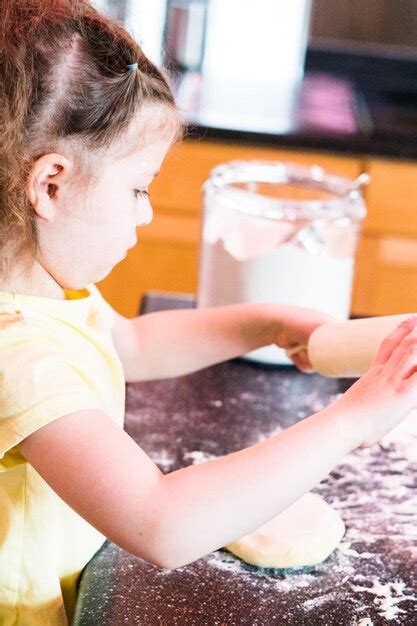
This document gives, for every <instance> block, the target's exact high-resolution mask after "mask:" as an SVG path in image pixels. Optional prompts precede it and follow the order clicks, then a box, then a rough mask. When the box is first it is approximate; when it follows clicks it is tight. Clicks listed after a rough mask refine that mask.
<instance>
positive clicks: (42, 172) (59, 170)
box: [27, 153, 72, 219]
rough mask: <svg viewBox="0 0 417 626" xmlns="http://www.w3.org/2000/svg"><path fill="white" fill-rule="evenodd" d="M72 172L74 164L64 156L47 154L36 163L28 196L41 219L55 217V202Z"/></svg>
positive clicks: (30, 178) (28, 182) (29, 182)
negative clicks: (60, 189)
mask: <svg viewBox="0 0 417 626" xmlns="http://www.w3.org/2000/svg"><path fill="white" fill-rule="evenodd" d="M71 170H72V162H71V161H69V160H68V159H67V158H66V157H64V156H63V155H62V154H53V153H51V154H45V155H43V156H42V157H40V158H39V159H37V160H36V161H35V163H34V164H33V166H32V169H31V171H30V174H29V177H28V181H27V194H28V197H29V200H30V201H31V203H32V204H33V207H34V209H35V211H36V212H37V214H38V215H39V217H42V218H44V219H48V218H50V217H51V216H52V215H53V212H54V210H55V207H54V200H55V199H56V197H57V193H58V190H59V188H60V187H61V185H62V184H63V182H64V181H65V180H66V179H68V176H69V174H70V172H71Z"/></svg>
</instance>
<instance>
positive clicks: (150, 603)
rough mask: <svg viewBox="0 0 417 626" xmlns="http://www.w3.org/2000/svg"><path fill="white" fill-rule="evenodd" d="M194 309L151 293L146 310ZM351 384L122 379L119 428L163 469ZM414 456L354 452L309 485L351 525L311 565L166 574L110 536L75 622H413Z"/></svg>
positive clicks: (255, 372)
mask: <svg viewBox="0 0 417 626" xmlns="http://www.w3.org/2000/svg"><path fill="white" fill-rule="evenodd" d="M192 304H193V301H192V299H190V298H186V297H183V298H181V299H179V300H176V299H174V298H172V297H169V296H166V295H165V296H161V297H159V296H158V295H157V294H153V295H150V296H148V297H147V299H146V301H145V305H144V310H143V312H144V313H147V312H151V311H154V310H162V309H168V308H171V309H172V308H179V307H180V308H188V307H190V306H192ZM352 382H353V381H352V380H346V379H326V378H322V377H321V376H319V375H315V374H314V375H305V374H302V373H301V372H298V371H297V370H296V369H295V368H292V367H285V366H282V367H277V366H268V365H258V364H256V363H253V362H250V361H245V360H243V359H235V360H232V361H229V362H225V363H222V364H219V365H216V366H214V367H210V368H207V369H205V370H202V371H200V372H197V373H195V374H191V375H188V376H184V377H181V378H176V379H170V380H165V381H156V382H146V383H134V384H128V385H127V403H126V422H125V428H126V430H127V432H128V433H129V434H130V435H131V436H132V437H133V439H134V440H135V441H136V442H137V443H138V444H140V446H141V447H142V448H143V449H144V450H145V451H146V452H147V453H148V454H149V455H150V456H151V458H152V459H153V460H154V461H155V462H156V463H157V464H158V466H159V467H160V468H161V470H162V471H164V472H169V471H172V470H175V469H178V468H180V467H183V466H186V465H190V464H192V463H198V462H201V461H204V460H205V459H209V458H210V457H212V456H220V455H223V454H227V453H230V452H233V451H235V450H238V449H241V448H243V447H246V446H249V445H252V444H254V443H255V442H258V441H260V440H262V439H264V438H265V437H268V436H269V435H271V434H272V433H274V432H277V431H279V430H280V429H282V428H286V427H288V426H290V425H291V424H293V423H294V422H296V421H297V420H299V419H302V418H303V417H305V416H307V415H309V414H311V413H313V412H316V411H318V410H320V409H321V408H322V407H323V406H325V405H327V404H329V403H330V402H331V401H333V400H334V399H335V397H336V396H337V394H339V393H343V391H345V390H346V389H347V388H348V387H349V386H350V385H351V384H352ZM415 452H416V441H415V440H414V439H411V438H408V439H403V440H399V441H395V442H391V443H384V445H377V446H373V447H372V448H367V449H363V450H357V451H356V452H354V453H352V454H350V455H348V456H346V457H345V458H344V459H343V460H342V461H341V462H340V463H339V465H337V467H336V468H335V469H334V471H333V472H332V473H331V474H330V476H329V477H328V478H327V479H326V480H325V481H323V482H322V483H321V484H320V485H319V486H318V487H317V488H316V489H315V490H314V491H316V492H317V493H319V494H321V495H322V496H323V497H324V498H325V499H326V500H327V501H328V502H329V503H330V504H332V505H333V506H334V507H335V508H336V509H337V510H339V512H340V514H341V515H342V517H343V519H344V521H345V523H346V527H347V532H346V535H345V537H344V539H343V541H342V543H341V544H340V546H339V548H338V549H337V550H336V551H335V552H334V553H333V554H332V555H331V556H330V557H329V558H328V559H327V560H326V561H325V562H324V563H322V564H320V565H318V566H316V567H311V568H304V569H301V570H293V571H291V572H290V571H284V572H283V571H280V570H268V569H262V568H257V567H254V566H250V565H246V564H244V563H243V562H241V561H240V560H239V559H237V558H235V557H234V556H232V555H231V554H229V553H227V552H226V551H224V550H218V551H216V552H214V553H212V554H209V555H207V556H205V557H203V558H201V559H199V560H198V561H196V562H195V563H192V564H191V565H188V566H185V567H181V568H179V569H176V570H172V571H167V570H161V569H158V568H157V567H155V566H153V565H150V564H148V563H146V562H145V561H143V560H141V559H139V558H137V557H134V556H132V555H130V554H128V553H127V552H125V551H123V550H122V549H120V548H118V547H117V546H115V545H114V544H111V543H109V542H106V543H105V544H104V546H103V547H102V548H101V549H100V550H99V551H98V552H97V554H96V555H95V556H94V558H93V559H92V560H91V561H90V563H89V564H88V565H87V567H86V568H85V570H84V572H83V576H82V579H81V584H80V590H79V602H78V606H77V612H76V616H75V620H74V625H75V626H93V625H100V626H119V625H121V624H129V625H133V624H140V625H141V626H148V625H149V626H154V625H155V626H156V625H163V626H171V625H172V624H179V625H181V626H187V625H189V626H195V625H197V626H199V625H207V626H214V625H216V624H217V625H227V626H235V625H239V626H246V625H247V626H254V625H258V626H260V625H262V626H269V625H277V626H282V625H284V624H285V625H288V626H303V625H305V626H318V625H319V624H320V625H321V626H354V625H356V626H371V625H372V626H382V625H386V624H390V625H402V624H404V625H405V624H407V626H412V624H417V574H416V570H417V568H416V558H417V552H416V545H417V543H416V538H417V536H416V517H415V516H416V512H417V509H416V486H417V485H416V477H417V462H416V454H415ZM277 488H278V487H277ZM361 620H363V621H361Z"/></svg>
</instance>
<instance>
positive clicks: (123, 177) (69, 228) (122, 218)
mask: <svg viewBox="0 0 417 626" xmlns="http://www.w3.org/2000/svg"><path fill="white" fill-rule="evenodd" d="M170 145H171V144H170V141H169V140H168V139H167V140H163V139H161V140H158V141H155V142H154V143H152V144H150V145H148V146H147V147H143V148H141V149H140V151H138V152H136V153H134V154H132V155H130V156H129V157H126V158H123V159H118V160H113V161H112V162H109V163H105V164H103V166H102V169H101V171H100V172H99V173H98V174H99V176H98V178H99V180H98V182H97V183H96V185H95V186H94V187H93V188H92V189H91V190H90V192H89V193H88V194H87V195H86V197H85V198H83V197H82V193H80V195H79V198H81V202H80V200H79V198H78V199H77V200H76V201H74V200H72V199H71V195H70V194H69V193H68V194H67V195H66V194H65V185H62V186H61V187H60V184H59V176H57V177H56V179H53V178H50V182H52V181H55V182H56V193H55V194H54V197H52V198H50V197H49V196H48V195H47V196H45V197H44V202H45V204H46V205H48V203H49V205H50V206H48V207H46V208H44V209H42V205H40V209H41V210H40V211H39V210H37V213H38V217H37V225H38V239H39V247H40V251H41V258H39V262H40V263H41V265H42V266H43V267H44V268H45V269H46V270H47V271H48V272H49V274H50V275H51V276H52V277H53V278H54V279H55V280H56V282H57V283H58V284H59V285H61V287H63V288H65V289H81V288H83V287H85V286H86V285H87V284H88V283H90V282H98V281H100V280H102V279H103V278H104V277H105V276H107V275H108V274H109V273H110V271H111V270H112V268H113V267H114V266H115V265H116V264H117V263H119V262H120V261H121V260H122V259H123V258H124V257H125V256H126V254H127V251H128V249H129V248H132V247H133V246H134V245H135V244H136V242H137V232H136V228H137V227H138V226H142V225H146V224H149V223H150V222H151V220H152V216H153V215H152V207H151V204H150V201H149V197H148V188H149V185H150V184H151V182H152V180H153V179H154V177H155V176H156V174H157V173H158V171H159V169H160V167H161V164H162V161H163V159H164V157H165V155H166V153H167V151H168V150H169V148H170ZM47 156H50V157H53V156H54V155H47ZM55 156H56V155H55ZM65 161H66V160H65ZM64 166H65V163H64ZM61 171H62V170H61ZM67 196H68V197H67ZM81 205H82V206H81ZM47 209H48V210H47ZM45 218H46V219H45Z"/></svg>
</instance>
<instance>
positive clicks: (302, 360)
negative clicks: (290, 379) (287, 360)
mask: <svg viewBox="0 0 417 626" xmlns="http://www.w3.org/2000/svg"><path fill="white" fill-rule="evenodd" d="M291 358H292V361H293V363H294V365H295V366H296V367H298V369H299V370H301V371H302V372H304V373H305V374H310V373H311V372H312V371H313V368H312V366H311V363H310V361H309V358H308V353H307V350H305V349H304V350H300V351H299V352H297V354H294V355H293V356H292V357H291Z"/></svg>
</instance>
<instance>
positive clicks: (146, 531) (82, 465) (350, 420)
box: [19, 322, 417, 568]
mask: <svg viewBox="0 0 417 626" xmlns="http://www.w3.org/2000/svg"><path fill="white" fill-rule="evenodd" d="M414 326H416V322H406V323H403V324H401V326H400V327H399V328H398V329H397V330H396V331H394V333H392V334H391V335H390V336H389V337H388V339H387V340H385V342H384V343H383V345H382V347H381V349H380V351H379V353H378V356H377V359H376V361H375V364H374V365H373V366H372V367H371V369H370V370H369V371H368V372H367V373H366V374H365V375H364V376H363V377H362V378H360V379H359V380H358V381H357V382H356V383H354V384H353V385H352V387H350V388H349V389H348V391H347V392H345V394H343V396H341V397H340V398H339V399H338V400H337V401H336V402H335V403H334V404H332V405H330V406H328V407H327V408H325V409H324V410H322V411H320V412H318V413H316V414H314V415H312V416H310V417H308V418H306V419H304V420H303V421H301V422H299V423H298V424H296V425H294V426H292V427H291V428H288V429H287V430H285V431H283V432H281V433H279V434H277V435H275V436H274V437H271V438H270V439H267V440H266V441H263V442H261V443H259V444H256V445H254V446H252V447H250V448H246V449H244V450H241V451H239V452H235V453H233V454H230V455H227V456H225V457H222V458H220V459H216V460H213V461H210V462H207V463H205V464H203V465H199V466H191V467H187V468H184V469H180V470H178V471H176V472H172V473H171V474H167V475H166V476H164V475H162V474H161V472H160V471H159V469H158V468H157V467H156V465H155V464H154V463H153V462H152V461H151V459H149V457H148V456H147V455H146V454H145V453H144V452H143V450H141V448H139V447H138V446H137V445H136V444H135V442H134V441H133V440H132V439H131V438H130V437H129V435H127V433H125V432H124V431H123V430H122V429H120V427H118V426H117V425H116V424H115V423H114V422H113V421H112V420H111V419H110V418H109V417H107V416H106V415H105V414H104V413H101V412H98V411H91V410H89V411H81V412H78V413H73V414H71V415H67V416H64V417H61V418H59V419H57V420H55V421H54V422H52V423H50V424H48V425H47V426H45V427H43V428H41V429H39V430H38V431H36V432H35V433H33V434H32V435H30V436H29V437H27V438H26V439H25V440H24V441H23V442H22V443H21V444H20V446H19V447H20V449H21V450H22V453H23V454H24V456H25V457H26V458H27V460H28V461H29V462H30V463H31V464H32V465H33V467H34V468H35V470H36V471H37V472H38V473H39V474H40V475H41V476H42V477H43V478H44V480H45V481H46V482H47V483H48V484H49V485H50V486H51V487H52V489H54V491H55V492H56V493H57V494H58V495H59V496H60V497H61V498H62V499H63V500H64V501H65V502H67V503H68V504H69V506H71V507H72V508H73V509H74V510H75V511H77V512H78V513H79V514H80V515H81V516H82V517H84V518H85V519H86V520H87V521H88V522H89V523H90V524H92V525H93V526H95V527H96V528H97V529H98V530H99V531H100V532H102V533H103V534H104V535H105V536H107V537H108V538H109V539H110V540H111V541H113V542H114V543H116V544H118V545H119V546H121V547H122V548H124V549H126V550H128V551H129V552H131V553H133V554H136V555H138V556H140V557H143V558H144V559H146V560H148V561H150V562H152V563H155V564H157V565H160V566H162V567H168V568H172V567H179V566H181V565H184V564H186V563H188V562H190V561H193V560H195V559H198V558H199V557H201V556H203V555H204V554H206V553H208V552H210V551H211V550H214V549H217V548H220V547H222V546H224V545H226V544H228V543H230V542H232V541H234V540H236V539H238V538H240V537H242V536H243V535H245V534H247V533H248V532H250V531H252V530H254V529H256V528H257V527H259V526H260V525H262V524H263V523H265V522H267V521H268V520H270V519H271V518H272V517H274V516H275V515H277V514H278V513H280V512H281V511H283V510H284V509H285V508H287V507H288V506H289V505H291V504H292V503H293V502H294V501H295V500H297V499H298V498H299V497H301V496H302V495H303V494H304V493H306V492H307V491H309V490H310V489H311V488H313V487H314V486H316V485H317V484H318V483H319V482H320V481H321V480H322V479H323V478H324V477H325V476H326V475H327V474H328V473H329V471H330V470H331V469H332V468H333V467H334V466H335V465H336V464H337V463H338V462H339V461H340V460H341V459H342V458H343V457H344V456H345V455H346V454H347V453H349V452H350V451H351V450H353V449H354V448H356V447H357V446H358V445H372V444H373V443H375V442H376V441H378V440H379V439H380V437H382V436H383V435H384V434H385V433H386V432H388V431H389V430H390V429H391V428H393V427H395V426H396V425H397V424H398V423H399V422H400V421H401V420H402V419H403V418H404V417H406V416H407V415H408V414H409V413H410V412H411V410H412V409H414V408H416V407H417V351H416V347H417V328H416V330H414V331H413V330H411V329H412V328H413V327H414Z"/></svg>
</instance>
